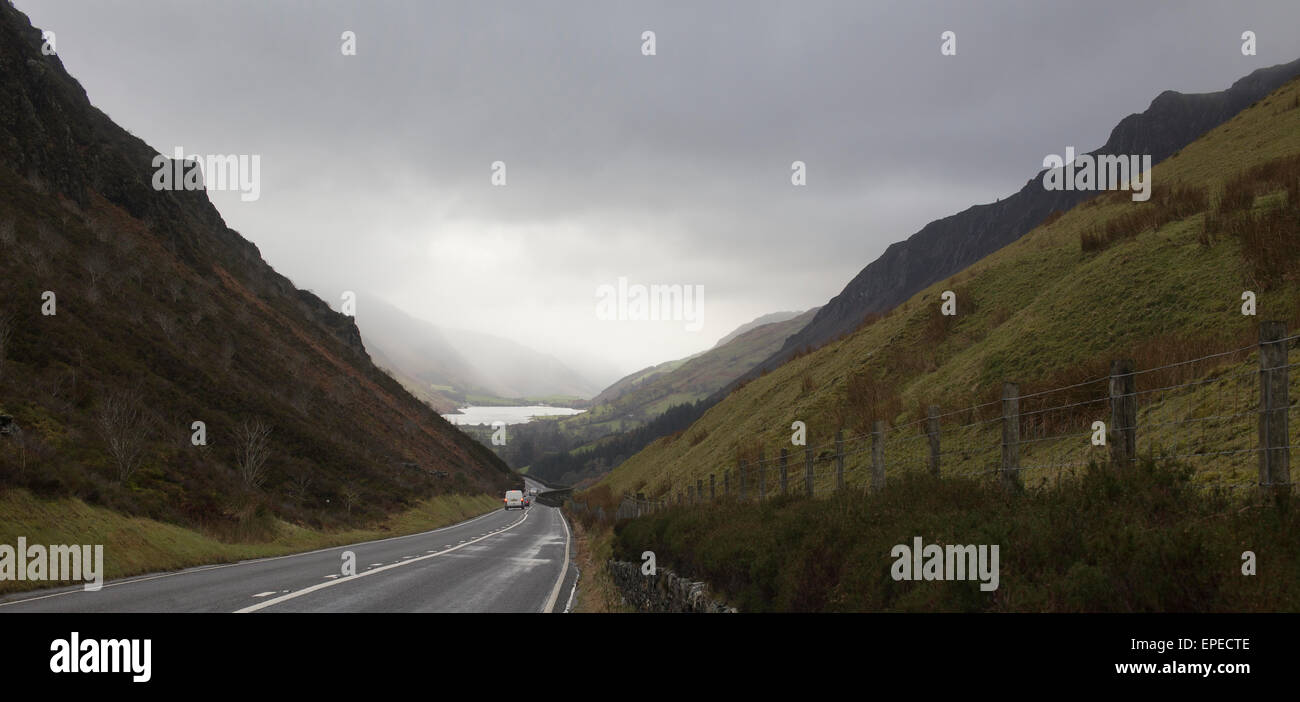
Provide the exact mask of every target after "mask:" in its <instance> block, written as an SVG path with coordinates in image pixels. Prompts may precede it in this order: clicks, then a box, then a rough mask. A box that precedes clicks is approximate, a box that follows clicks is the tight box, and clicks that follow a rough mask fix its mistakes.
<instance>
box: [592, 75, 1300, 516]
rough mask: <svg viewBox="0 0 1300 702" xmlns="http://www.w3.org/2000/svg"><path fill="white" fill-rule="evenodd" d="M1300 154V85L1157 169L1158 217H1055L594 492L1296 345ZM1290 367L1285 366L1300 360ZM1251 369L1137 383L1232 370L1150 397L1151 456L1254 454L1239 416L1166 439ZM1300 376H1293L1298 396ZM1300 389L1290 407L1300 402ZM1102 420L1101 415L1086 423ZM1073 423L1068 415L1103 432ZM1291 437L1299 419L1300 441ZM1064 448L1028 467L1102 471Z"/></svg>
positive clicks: (1238, 474)
mask: <svg viewBox="0 0 1300 702" xmlns="http://www.w3.org/2000/svg"><path fill="white" fill-rule="evenodd" d="M1297 155H1300V82H1296V81H1291V82H1290V83H1288V84H1286V85H1285V86H1283V87H1282V88H1281V89H1279V90H1278V91H1277V92H1275V93H1274V94H1273V95H1271V96H1270V97H1268V98H1267V99H1265V100H1262V101H1260V102H1259V103H1256V104H1255V105H1254V106H1252V107H1251V108H1249V109H1247V110H1246V111H1244V112H1243V113H1241V114H1240V115H1238V116H1237V117H1236V118H1234V119H1232V120H1231V121H1229V122H1228V123H1226V124H1224V125H1222V126H1220V127H1218V128H1216V129H1214V130H1213V131H1211V132H1210V133H1208V134H1206V135H1205V136H1204V137H1202V138H1201V139H1200V140H1198V141H1196V142H1195V143H1193V144H1191V145H1190V146H1188V147H1187V148H1185V149H1183V150H1182V152H1181V153H1179V154H1176V155H1175V156H1173V157H1172V158H1170V159H1168V160H1167V161H1165V162H1164V163H1162V164H1160V165H1159V166H1157V167H1156V168H1155V170H1154V176H1153V179H1154V180H1153V182H1154V188H1155V192H1154V196H1153V197H1152V199H1151V201H1150V202H1146V203H1137V202H1132V201H1131V200H1130V197H1129V195H1130V194H1129V193H1128V192H1119V193H1110V194H1103V195H1101V196H1099V197H1096V198H1093V199H1092V200H1089V201H1087V202H1085V203H1084V204H1082V205H1080V206H1078V207H1076V208H1074V209H1073V210H1071V211H1070V212H1067V213H1063V214H1061V215H1053V217H1050V218H1049V220H1048V221H1046V222H1044V223H1043V224H1042V225H1040V226H1038V227H1037V228H1035V229H1034V230H1033V231H1031V232H1030V233H1029V234H1027V235H1026V236H1024V237H1023V238H1022V239H1020V240H1018V241H1017V242H1016V243H1014V244H1012V245H1010V246H1007V247H1006V248H1004V249H1002V250H1000V251H998V252H996V253H994V254H992V255H990V256H988V257H986V258H985V259H983V260H981V261H979V262H978V263H976V264H975V265H973V266H971V267H970V268H968V269H967V270H966V271H964V272H962V273H960V274H958V275H957V276H954V277H953V278H951V279H949V280H946V281H942V282H940V283H938V284H936V285H933V286H931V287H930V288H928V289H926V290H924V291H922V292H920V293H919V294H917V295H916V296H914V297H913V298H912V299H910V300H909V301H907V302H906V303H904V304H903V305H901V306H899V307H898V308H895V309H894V310H893V311H892V312H890V313H889V314H887V315H885V316H884V317H883V318H873V319H869V320H867V322H865V323H864V324H863V326H862V327H860V328H859V329H858V330H857V331H856V332H854V333H853V334H850V335H848V336H847V337H845V338H841V339H840V340H838V341H836V342H833V343H831V344H829V345H827V346H825V347H822V348H820V349H818V350H816V351H815V352H812V353H809V354H806V355H802V356H800V357H797V358H795V359H793V360H791V361H790V362H788V363H786V364H785V365H783V366H781V367H779V368H778V369H776V370H774V371H772V372H771V373H768V374H766V375H764V376H762V377H759V378H757V379H755V380H753V381H752V382H749V383H748V384H746V385H743V386H742V387H740V388H739V389H737V390H736V391H734V392H733V393H732V394H731V395H730V396H729V397H727V398H726V399H725V400H724V401H722V402H720V403H719V404H717V405H716V406H714V407H713V408H712V409H710V410H709V411H708V412H707V413H706V414H705V415H704V416H703V417H702V418H701V419H699V420H698V421H697V422H696V423H695V424H694V425H693V426H692V427H691V428H690V429H688V430H687V431H685V432H683V433H682V434H680V435H677V436H672V437H666V438H664V439H661V440H659V441H657V442H655V443H654V444H652V445H650V446H648V447H647V448H646V449H645V450H643V451H641V452H640V453H639V454H637V455H636V456H634V457H632V458H631V459H629V460H628V461H626V462H625V463H624V464H623V465H622V466H620V467H619V468H618V469H616V470H615V471H613V472H612V473H611V474H610V475H608V476H607V477H606V478H605V479H604V480H603V481H602V486H603V487H602V490H603V489H605V488H607V489H609V491H610V493H612V494H613V495H615V496H617V495H619V494H625V493H630V492H637V491H642V492H645V493H647V494H648V495H659V494H663V493H664V492H665V491H667V490H669V489H670V487H669V486H670V485H671V486H672V488H671V489H672V490H674V491H675V490H678V489H681V488H682V487H683V486H685V485H686V484H688V483H690V484H693V483H694V482H695V480H697V479H699V478H704V479H706V480H707V475H708V473H710V472H713V473H718V474H721V472H722V471H723V470H725V469H729V468H732V469H734V467H735V466H736V462H737V459H738V457H747V458H750V459H752V458H754V457H756V455H757V453H758V451H759V449H760V448H761V449H763V450H764V452H765V454H766V456H767V457H768V458H770V457H772V456H773V455H774V454H775V453H776V451H777V450H779V449H780V448H781V447H787V448H789V447H790V434H791V431H790V427H791V423H792V422H794V421H796V420H800V421H804V422H806V423H807V426H808V432H809V443H810V444H820V443H823V442H826V441H828V440H830V438H831V437H832V436H833V435H834V433H835V432H836V430H838V429H841V428H842V429H844V430H845V431H846V432H847V433H849V434H850V435H853V434H860V433H862V432H865V431H868V430H869V427H870V424H871V421H872V420H876V419H880V420H884V421H887V422H888V423H889V424H890V425H891V426H893V427H898V426H902V425H907V424H908V423H910V422H915V421H916V420H918V419H919V418H921V417H923V416H924V415H923V411H924V410H923V408H924V407H925V406H926V405H929V404H937V405H939V406H941V407H942V408H943V409H944V410H952V409H958V408H962V407H967V406H972V405H977V404H979V403H983V402H990V401H994V400H996V399H997V398H998V396H999V392H1000V387H1001V383H1002V382H1003V381H1004V380H1014V381H1017V382H1019V383H1020V384H1021V393H1022V394H1028V393H1032V392H1034V391H1036V390H1042V389H1047V388H1055V387H1062V386H1067V385H1071V384H1073V383H1080V382H1082V381H1086V380H1090V379H1096V378H1103V377H1104V376H1105V375H1106V374H1107V367H1108V366H1107V364H1108V362H1109V360H1110V359H1113V358H1124V357H1127V358H1133V359H1135V361H1136V362H1137V368H1138V369H1139V370H1140V369H1143V368H1153V367H1155V366H1159V365H1162V364H1166V363H1170V362H1174V361H1180V360H1183V359H1190V358H1194V357H1198V356H1201V355H1204V354H1207V353H1212V352H1217V351H1225V350H1230V349H1239V348H1242V347H1247V346H1249V345H1251V344H1253V343H1254V341H1255V337H1256V330H1257V328H1258V323H1259V320H1262V319H1280V320H1288V321H1289V323H1290V325H1291V329H1292V330H1295V329H1296V328H1297V327H1298V326H1300V314H1298V313H1300V294H1298V289H1297V271H1298V270H1300V268H1298V263H1300V214H1298V213H1300V197H1297V190H1298V188H1300V186H1297V184H1296V178H1297V177H1298V175H1300V159H1297V158H1295V157H1296V156H1297ZM1256 196H1258V197H1256ZM944 290H953V291H954V292H955V293H956V294H957V303H958V315H957V316H956V317H944V316H942V315H941V314H940V313H939V302H940V300H939V296H940V294H941V293H942V292H943V291H944ZM1244 290H1252V291H1254V292H1256V293H1257V294H1258V296H1259V297H1258V300H1259V306H1258V308H1259V316H1258V317H1246V316H1243V315H1242V314H1241V313H1240V305H1241V295H1242V292H1243V291H1244ZM1291 358H1292V362H1293V363H1294V362H1295V360H1296V359H1297V353H1296V352H1292V356H1291ZM1252 364H1257V360H1256V359H1255V357H1254V356H1253V355H1252V354H1251V351H1250V350H1249V349H1248V350H1246V351H1243V352H1242V353H1239V354H1236V355H1232V356H1225V357H1222V358H1219V359H1211V360H1210V361H1207V362H1205V363H1201V364H1193V365H1189V366H1187V367H1184V368H1181V369H1179V370H1181V371H1182V372H1179V373H1173V374H1171V373H1164V374H1160V375H1158V376H1145V377H1143V378H1141V379H1140V380H1139V391H1140V392H1142V391H1143V390H1144V389H1146V390H1150V389H1152V388H1156V387H1161V386H1162V384H1161V382H1160V381H1164V382H1165V383H1174V382H1187V381H1188V380H1191V379H1194V378H1195V377H1199V376H1203V375H1204V374H1206V373H1209V372H1211V371H1215V370H1216V366H1217V371H1216V372H1218V373H1221V374H1222V373H1226V374H1231V373H1232V372H1233V371H1234V370H1239V371H1241V373H1240V374H1239V375H1229V376H1228V377H1227V378H1225V380H1223V381H1222V382H1218V383H1214V384H1206V385H1202V386H1199V387H1193V388H1190V389H1186V390H1179V391H1173V390H1171V391H1165V392H1160V393H1148V394H1144V395H1143V397H1142V406H1141V414H1140V418H1139V421H1140V426H1141V427H1142V428H1141V429H1140V430H1139V441H1140V448H1143V449H1155V448H1156V447H1161V446H1163V447H1169V446H1173V445H1175V444H1178V445H1179V446H1180V447H1181V448H1180V449H1179V450H1180V451H1182V450H1186V451H1190V452H1193V453H1195V452H1207V451H1209V450H1217V449H1219V448H1233V447H1242V448H1244V447H1247V446H1249V445H1250V444H1249V442H1250V441H1253V424H1251V423H1250V422H1249V421H1248V420H1245V419H1243V420H1241V421H1237V422H1231V421H1221V422H1216V421H1207V422H1204V423H1203V424H1201V425H1199V426H1197V427H1195V431H1194V432H1189V430H1188V429H1187V427H1185V426H1183V425H1172V424H1165V425H1164V426H1161V424H1163V423H1164V422H1163V421H1162V420H1168V419H1170V418H1172V417H1175V416H1180V417H1181V416H1187V414H1188V413H1193V414H1195V413H1198V412H1199V413H1202V414H1203V413H1204V412H1203V411H1202V410H1206V409H1211V410H1213V409H1215V408H1219V407H1221V406H1222V403H1221V402H1220V400H1222V398H1223V397H1225V396H1226V397H1228V398H1229V400H1232V401H1236V402H1247V401H1248V397H1249V394H1250V393H1252V392H1254V390H1253V386H1252V385H1251V384H1250V383H1251V382H1253V381H1251V380H1250V378H1251V376H1250V373H1252V372H1253V371H1254V370H1255V369H1256V368H1257V365H1252ZM1297 376H1300V374H1296V373H1293V374H1292V381H1293V383H1295V381H1296V377H1297ZM1233 378H1236V379H1237V380H1235V381H1234V380H1233ZM1081 387H1082V389H1081V390H1078V391H1071V392H1067V393H1065V394H1063V395H1061V396H1060V397H1057V398H1055V399H1058V400H1061V399H1069V398H1075V399H1078V400H1079V401H1080V402H1084V401H1086V400H1088V399H1089V398H1091V397H1092V396H1094V395H1096V394H1098V393H1100V395H1101V396H1104V395H1105V385H1104V382H1103V383H1101V384H1100V385H1097V384H1090V385H1085V386H1081ZM1293 387H1294V386H1293ZM1292 393H1293V394H1292V398H1293V400H1294V399H1295V398H1297V397H1300V394H1297V391H1296V390H1292ZM1062 404H1067V403H1065V402H1063V403H1062ZM1023 409H1024V408H1023V407H1022V411H1023ZM993 411H994V412H996V405H994V406H993ZM1100 412H1101V410H1096V409H1095V408H1094V410H1093V411H1092V414H1098V413H1100ZM1076 414H1077V416H1073V417H1067V418H1066V419H1068V420H1069V421H1070V422H1080V423H1081V422H1085V421H1086V420H1088V419H1091V418H1103V417H1102V416H1095V417H1094V416H1092V415H1091V414H1089V413H1088V412H1087V411H1082V410H1081V411H1079V412H1078V413H1076ZM1211 414H1212V412H1211ZM979 418H980V417H979V416H971V417H963V418H961V420H962V421H966V422H969V421H977V420H978V419H979ZM954 419H955V418H949V419H948V420H947V421H950V422H953V423H957V422H956V421H954ZM1068 423H1069V422H1067V424H1068ZM1298 423H1300V422H1297V421H1296V420H1295V419H1294V418H1293V419H1292V426H1293V429H1294V428H1295V425H1296V424H1298ZM1071 426H1077V425H1071ZM1083 426H1084V427H1085V428H1086V426H1087V424H1086V423H1085V424H1083ZM1056 433H1060V434H1062V435H1063V437H1064V438H1061V439H1060V440H1059V441H1044V442H1041V443H1039V444H1036V445H1035V446H1034V447H1033V449H1032V451H1031V454H1030V456H1029V458H1030V459H1031V462H1032V459H1034V458H1035V456H1037V457H1038V458H1041V459H1043V460H1047V459H1048V458H1049V457H1059V456H1067V457H1069V458H1071V459H1072V460H1074V461H1077V462H1086V459H1087V458H1089V457H1090V456H1092V455H1095V454H1089V453H1088V450H1087V448H1086V446H1087V439H1086V437H1084V438H1079V437H1077V436H1065V435H1067V434H1069V432H1068V431H1059V432H1056ZM1188 433H1194V436H1187V435H1186V434H1188ZM953 438H954V437H952V436H948V437H946V438H945V440H946V441H951V439H953ZM961 439H962V440H970V441H972V442H975V443H977V444H979V443H980V442H982V444H981V445H987V444H988V443H989V442H992V443H991V445H992V446H993V447H994V448H996V446H997V441H998V439H997V437H996V436H993V435H988V434H985V435H982V436H969V437H961ZM1292 443H1300V442H1296V441H1293V442H1292ZM1054 444H1055V445H1054ZM992 455H993V459H994V460H996V452H994V453H993V454H992ZM868 458H869V453H867V452H862V453H858V454H857V455H854V456H850V458H849V464H850V465H849V470H850V472H851V473H852V474H853V476H854V479H857V480H861V478H860V477H858V476H861V475H862V472H861V470H862V466H863V465H864V464H865V463H866V461H867V460H868ZM987 459H988V456H987V455H985V454H978V453H977V452H975V451H974V450H972V451H970V452H967V453H965V454H963V453H962V452H954V453H953V454H952V455H949V456H946V457H945V465H944V470H945V471H946V472H947V471H954V472H961V471H963V470H983V469H987V468H988V465H989V464H988V460H987ZM1024 460H1025V457H1023V456H1022V462H1023V461H1024ZM887 463H888V461H887ZM1195 464H1196V465H1195V467H1196V469H1197V470H1198V471H1199V473H1198V477H1197V479H1198V480H1201V481H1206V480H1212V479H1224V480H1240V479H1249V478H1250V477H1252V476H1253V475H1254V473H1253V471H1254V465H1255V457H1254V455H1253V454H1244V453H1243V454H1240V455H1236V456H1233V457H1230V458H1224V459H1223V460H1209V459H1204V460H1197V461H1195ZM795 465H799V462H796V464H795ZM859 484H861V483H859Z"/></svg>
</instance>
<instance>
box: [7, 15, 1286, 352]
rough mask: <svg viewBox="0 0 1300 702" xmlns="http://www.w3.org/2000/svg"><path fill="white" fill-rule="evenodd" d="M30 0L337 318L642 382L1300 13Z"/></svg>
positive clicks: (1205, 71)
mask: <svg viewBox="0 0 1300 702" xmlns="http://www.w3.org/2000/svg"><path fill="white" fill-rule="evenodd" d="M15 4H16V5H17V7H18V8H19V9H21V10H22V11H24V12H26V13H27V14H28V15H29V16H30V17H31V19H32V23H33V24H34V25H36V26H38V27H40V28H42V29H47V30H54V31H55V34H56V37H57V49H58V53H59V56H60V58H61V59H62V60H63V62H64V65H65V66H66V67H67V68H68V70H69V71H70V72H71V73H72V74H73V76H75V77H76V78H77V79H79V80H80V81H81V83H82V85H83V86H85V88H86V90H87V92H88V93H89V95H90V99H91V101H92V102H94V103H95V104H96V105H97V106H98V107H100V108H101V109H102V110H104V111H105V112H106V113H107V114H108V115H109V116H110V117H112V118H113V119H114V120H115V121H116V122H117V123H118V124H120V125H121V126H123V127H124V128H126V129H128V130H130V131H131V132H132V133H134V134H136V135H137V136H139V137H141V138H142V139H144V140H145V141H146V142H148V143H149V144H150V145H152V146H153V147H154V148H156V149H158V150H159V151H160V152H162V153H165V154H168V155H170V154H171V153H172V150H173V149H174V148H175V147H176V146H178V145H180V146H184V148H185V150H186V152H187V153H199V154H231V153H233V154H258V155H260V156H261V160H262V166H261V198H260V199H259V200H257V201H255V202H242V201H241V200H240V198H239V196H238V194H236V193H213V194H212V199H213V201H214V202H215V203H216V205H217V207H218V209H219V210H220V211H221V213H222V215H223V216H224V217H225V219H226V222H227V223H228V224H229V225H230V226H231V227H233V228H234V229H236V230H238V231H239V232H240V233H241V234H243V235H244V236H245V237H246V238H248V239H250V240H251V241H253V242H254V243H256V244H257V245H258V247H259V248H260V249H261V251H262V254H263V256H264V257H265V258H266V260H267V261H268V262H270V263H271V265H273V266H274V267H275V268H276V269H277V270H279V271H280V272H281V273H284V274H285V275H287V276H288V277H289V278H291V279H292V280H293V281H294V282H295V283H297V284H298V285H299V286H301V287H306V288H310V289H312V290H314V291H315V292H316V293H317V294H319V295H320V296H321V297H322V298H324V299H325V300H326V301H327V302H330V303H331V304H333V305H334V306H335V308H336V309H337V308H338V305H339V296H340V294H341V292H342V291H344V290H356V291H359V292H360V291H367V292H369V293H371V294H375V295H378V296H380V297H383V298H385V299H387V300H388V301H390V302H392V303H393V304H395V305H397V306H398V307H400V308H402V309H404V310H406V311H407V312H409V313H411V314H413V315H415V316H417V317H421V318H424V319H427V320H429V321H431V322H434V323H436V324H439V325H443V326H446V327H462V328H470V329H476V330H480V331H484V332H489V333H494V334H498V335H501V336H506V337H509V338H512V339H514V340H517V341H519V342H521V343H524V344H526V345H528V346H531V347H533V348H535V349H538V350H540V351H545V352H549V353H552V354H554V355H556V356H557V357H559V358H561V359H562V360H565V361H566V362H569V363H570V364H571V365H573V366H574V367H575V368H579V369H581V367H582V366H583V365H584V364H585V363H589V362H596V361H595V359H599V362H602V363H607V364H612V365H614V366H616V367H617V368H618V369H619V370H622V371H630V370H634V369H636V368H640V367H643V366H646V365H650V364H653V363H657V362H661V361H665V360H669V359H672V358H678V357H681V356H684V355H687V354H690V353H694V352H696V351H699V350H702V349H704V348H707V347H709V346H712V345H713V343H714V342H715V341H716V340H717V339H718V338H719V337H720V336H722V335H723V334H725V333H727V332H728V331H730V330H731V329H732V328H734V327H735V326H737V325H739V324H741V323H743V322H746V321H748V320H750V319H752V318H754V317H757V316H759V315H761V314H764V313H767V312H772V311H776V310H788V309H806V308H808V307H812V306H816V305H819V304H822V303H824V302H826V301H827V300H828V299H829V298H830V297H832V296H833V295H835V294H837V293H838V292H839V291H840V290H841V289H842V288H843V286H844V285H845V284H846V283H847V282H848V281H849V279H850V278H852V277H853V275H854V274H856V273H857V272H858V271H859V270H860V269H861V268H862V267H863V266H865V265H866V264H867V263H869V262H870V261H871V260H872V259H874V258H875V257H876V256H878V255H879V254H880V253H881V252H882V251H883V250H884V248H885V247H886V246H887V245H888V244H890V243H891V242H894V241H898V240H901V239H904V238H906V237H907V236H909V235H910V234H912V233H913V232H915V231H916V230H918V229H919V228H921V227H922V226H923V225H924V224H925V223H926V222H928V221H930V220H932V219H936V218H938V217H942V216H945V215H948V214H952V213H954V212H957V211H960V210H963V209H965V208H966V207H969V206H970V205H973V204H977V203H984V202H991V201H993V200H994V199H996V198H999V197H1004V196H1006V195H1008V194H1010V193H1013V192H1015V191H1016V190H1018V189H1019V188H1020V187H1021V186H1022V185H1023V184H1024V183H1025V181H1026V180H1028V179H1029V178H1030V177H1031V176H1033V175H1034V174H1035V173H1036V172H1037V171H1038V170H1040V169H1041V167H1042V160H1043V157H1044V156H1045V155H1047V154H1049V153H1063V151H1064V149H1065V147H1066V146H1075V147H1077V148H1078V149H1079V150H1080V151H1087V150H1090V149H1093V148H1096V147H1097V146H1100V145H1101V144H1102V143H1103V142H1104V141H1105V139H1106V137H1107V135H1108V134H1109V132H1110V129H1111V128H1112V127H1113V126H1114V125H1115V123H1116V122H1118V121H1119V120H1120V119H1121V118H1123V117H1124V116H1126V115H1128V114H1130V113H1133V112H1140V111H1142V110H1144V109H1145V108H1146V107H1147V105H1148V104H1149V103H1150V101H1151V100H1152V98H1154V97H1155V96H1156V95H1157V94H1159V93H1160V92H1161V91H1163V90H1167V89H1172V90H1178V91H1182V92H1209V91H1216V90H1222V89H1224V88H1226V87H1228V86H1229V85H1230V84H1231V83H1232V82H1233V81H1234V80H1236V79H1237V78H1239V77H1241V76H1244V75H1245V74H1247V73H1249V72H1250V71H1252V70H1254V69H1256V68H1259V67H1262V66H1270V65H1274V64H1277V63H1282V62H1285V61H1290V60H1292V59H1295V58H1297V57H1300V32H1298V31H1297V28H1298V27H1300V3H1298V2H1294V1H1293V0H1273V1H1270V2H1249V1H1246V2H1242V1H1239V0H1234V1H1233V2H1219V1H1216V2H1129V1H1121V2H1104V3H1103V2H1080V3H1072V4H1071V6H1068V7H1063V6H1061V5H1063V3H1049V2H1041V3H1040V2H1031V3H1025V2H1010V3H1003V2H982V1H976V0H961V1H960V2H952V3H938V2H934V3H927V2H899V3H883V2H867V1H859V2H843V3H830V2H815V1H809V0H799V1H795V0H790V1H788V2H779V3H773V2H765V3H759V2H739V1H737V2H713V1H696V2H682V3H659V2H648V1H647V2H635V3H633V2H611V1H604V2H590V3H578V2H544V3H543V2H518V3H497V2H487V1H474V2H470V1H463V2H416V1H414V0H411V1H407V2H376V1H374V0H367V1H365V2H338V1H334V0H320V1H318V2H286V1H282V0H258V1H256V2H254V1H249V2H214V1H212V0H207V1H204V2H189V1H178V0H159V1H157V2H152V1H151V2H104V1H102V0H86V1H77V2H72V1H67V0H59V1H53V2H51V1H39V2H38V1H36V0H17V2H16V3H15ZM647 30H651V31H653V32H655V39H656V55H654V56H644V55H642V45H643V41H642V33H643V32H645V31H647ZM945 30H951V31H953V32H955V33H956V35H957V55H956V56H941V55H940V43H941V41H940V34H941V33H942V32H943V31H945ZM1246 30H1251V31H1254V32H1255V33H1256V35H1257V38H1258V39H1257V41H1258V55H1257V56H1243V55H1242V53H1241V44H1242V41H1241V34H1242V32H1243V31H1246ZM345 31H352V32H355V34H356V37H357V42H356V48H357V53H356V55H355V56H344V55H343V53H342V51H341V50H340V48H341V45H342V40H341V35H342V33H343V32H345ZM795 160H800V161H803V162H805V163H806V164H807V185H806V186H804V187H795V186H793V185H792V184H791V182H790V176H791V170H790V167H791V162H792V161H795ZM494 161H503V162H504V163H505V164H506V177H507V181H506V182H507V184H506V186H504V187H494V186H493V185H492V183H491V176H492V169H491V165H492V163H493V162H494ZM620 276H623V277H626V278H628V280H629V282H630V283H634V284H635V283H642V284H647V285H648V284H673V283H678V284H689V285H703V286H704V291H705V294H704V325H703V328H702V329H701V330H700V331H696V332H691V331H687V329H686V327H687V324H686V323H685V322H681V321H677V322H672V321H641V322H636V321H625V322H618V321H603V320H600V319H597V316H596V311H595V310H596V289H597V286H600V285H602V284H614V283H615V282H616V281H617V279H618V278H619V277H620ZM357 314H358V315H363V314H364V309H358V310H357Z"/></svg>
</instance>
